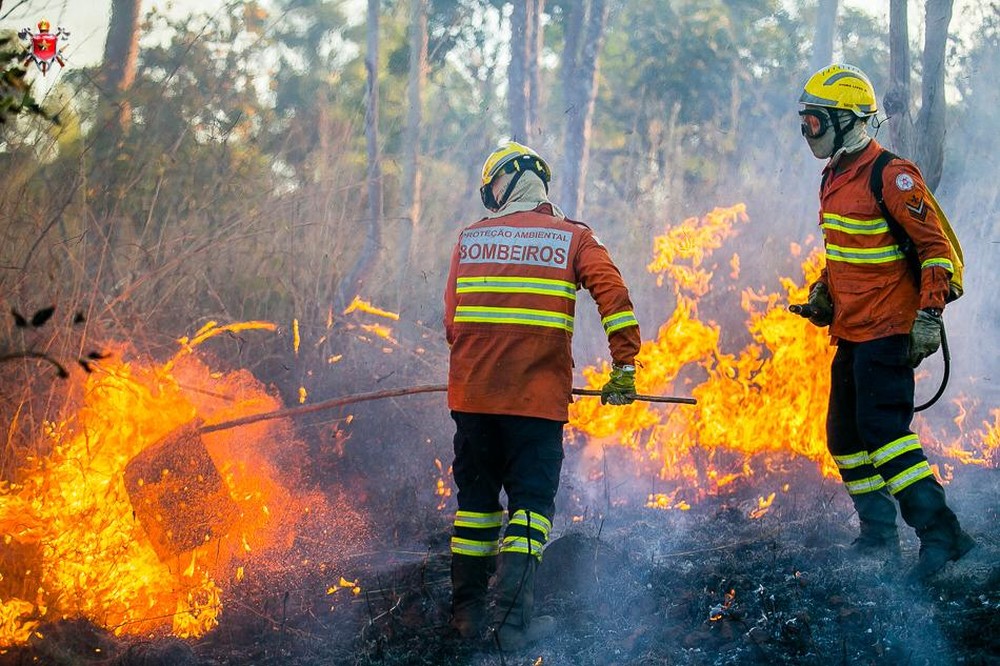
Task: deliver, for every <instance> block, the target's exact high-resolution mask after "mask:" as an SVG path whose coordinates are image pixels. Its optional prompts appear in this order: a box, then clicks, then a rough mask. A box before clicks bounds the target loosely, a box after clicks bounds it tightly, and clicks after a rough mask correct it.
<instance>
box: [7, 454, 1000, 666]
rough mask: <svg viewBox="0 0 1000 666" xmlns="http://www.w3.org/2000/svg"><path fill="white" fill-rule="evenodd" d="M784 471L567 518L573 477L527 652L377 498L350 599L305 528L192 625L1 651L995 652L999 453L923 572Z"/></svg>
mask: <svg viewBox="0 0 1000 666" xmlns="http://www.w3.org/2000/svg"><path fill="white" fill-rule="evenodd" d="M789 474H791V477H790V478H791V482H790V483H789V488H790V489H789V490H788V491H787V492H784V493H782V494H780V495H779V496H778V498H777V499H776V500H775V502H774V504H773V505H772V506H771V508H770V509H769V510H768V511H767V513H765V514H764V515H763V516H761V517H758V518H751V517H750V515H749V514H750V509H752V508H753V507H754V506H756V500H757V497H758V496H759V490H758V489H755V488H753V487H752V486H751V485H747V486H746V487H744V488H743V489H739V488H736V489H734V490H733V492H732V493H731V494H729V495H726V496H720V497H711V498H707V499H706V500H704V501H702V502H699V503H697V504H694V505H693V506H692V507H691V508H690V510H687V511H680V510H668V511H664V510H660V509H652V508H646V507H644V506H642V503H641V502H636V503H635V504H629V503H628V502H617V503H613V504H611V505H609V506H607V507H606V510H604V511H603V512H600V515H598V513H597V512H594V511H593V510H588V511H589V513H588V514H587V515H588V516H589V517H583V518H581V519H578V520H577V521H575V522H574V521H571V520H569V516H573V515H578V514H577V513H576V512H578V511H581V512H582V511H584V510H585V507H579V506H571V504H572V497H573V496H574V495H575V493H574V492H573V491H572V490H568V491H567V492H566V493H565V495H563V496H562V497H563V498H562V500H561V502H562V505H561V506H560V508H559V511H560V512H561V513H562V515H563V520H562V522H560V521H559V520H558V519H557V521H556V527H555V532H556V535H555V538H554V539H553V540H552V541H551V542H550V544H549V547H548V548H547V550H546V551H545V556H544V559H543V563H542V566H541V568H540V570H539V575H538V581H537V587H536V598H537V608H536V612H537V613H539V614H549V615H552V616H554V617H555V619H556V621H557V626H558V631H557V633H556V634H555V635H554V636H553V637H551V638H550V639H548V640H546V641H544V642H543V643H542V644H539V645H536V646H534V647H532V648H530V649H528V650H527V651H525V652H523V653H519V654H504V653H501V652H500V651H499V650H498V649H497V648H496V646H494V645H491V644H489V643H482V644H468V643H462V642H459V641H457V640H456V639H455V638H454V637H453V636H452V635H451V634H450V632H449V631H448V627H447V620H448V603H449V594H450V587H449V578H448V567H449V557H448V538H449V520H450V513H449V512H448V511H439V510H435V509H433V508H432V509H429V510H427V511H422V510H419V509H415V508H412V507H411V509H412V510H411V511H410V512H409V515H407V516H406V519H405V520H404V519H403V517H402V516H401V514H400V513H399V512H398V511H393V512H388V513H387V514H386V515H385V516H384V517H383V522H384V524H385V525H392V524H396V528H395V529H394V530H393V531H391V533H389V532H387V533H386V535H385V536H384V537H383V538H382V539H381V543H380V544H373V545H372V547H371V548H370V549H369V550H368V551H367V552H363V553H347V554H344V553H341V554H340V555H341V556H343V557H341V558H340V560H339V561H338V563H337V566H338V567H340V568H341V570H342V573H343V575H344V576H346V577H347V578H348V579H357V580H358V581H359V585H360V586H361V588H362V591H361V593H360V594H357V595H355V596H354V597H353V598H350V599H349V600H347V598H346V597H340V598H333V599H332V598H331V596H329V595H328V594H327V584H328V582H329V581H328V578H329V575H328V570H327V565H328V564H329V562H328V561H324V556H326V557H328V556H329V550H328V546H326V548H327V550H325V551H324V550H322V549H320V550H317V548H316V546H315V545H314V544H315V541H314V540H310V539H302V540H301V543H299V544H297V546H296V548H297V552H296V553H295V554H294V555H293V556H292V557H290V558H288V561H287V562H286V563H285V564H283V565H282V566H278V567H271V569H270V570H269V572H268V574H267V575H266V576H264V575H262V576H258V577H255V576H253V575H248V576H247V582H246V584H245V585H243V586H241V587H240V588H239V589H238V590H234V591H231V592H230V593H229V594H228V597H229V598H227V599H225V610H224V611H223V614H222V617H221V619H220V626H219V627H218V628H216V629H215V630H213V631H212V632H210V633H209V634H208V635H206V636H204V637H202V638H200V639H198V640H192V641H182V640H178V639H174V638H150V639H146V640H135V639H128V640H125V639H121V638H116V637H113V636H111V635H109V634H107V633H106V632H104V631H102V630H100V629H98V628H97V627H95V626H93V625H92V624H90V623H87V622H83V621H79V620H75V621H65V622H61V623H58V624H55V625H50V626H46V627H43V628H42V629H41V633H42V635H43V638H42V639H38V640H35V641H34V642H33V643H31V644H30V645H28V646H24V647H22V648H20V649H17V650H13V651H10V652H8V653H7V654H6V655H3V656H2V657H0V663H4V664H52V665H63V664H66V665H70V664H73V665H75V664H104V665H115V666H124V665H142V666H160V665H162V666H168V665H169V666H178V665H179V666H188V665H190V666H236V665H244V664H254V665H256V664H275V665H277V664H282V665H286V666H318V665H325V664H345V665H357V666H361V665H366V666H367V665H375V664H379V665H385V666H397V665H398V666H402V665H404V664H413V665H427V666H430V665H433V664H468V665H470V666H487V665H490V666H493V665H502V664H512V665H513V664H530V665H533V666H543V665H545V666H561V665H567V666H569V665H573V666H589V665H593V666H598V665H599V666H625V665H628V664H634V665H653V664H664V665H667V664H678V665H692V666H694V665H697V666H701V665H718V666H722V665H726V664H760V665H764V664H768V665H773V664H908V665H922V664H971V665H978V664H983V665H985V664H996V663H1000V567H998V566H997V563H998V561H1000V557H998V553H1000V522H998V512H1000V502H998V499H1000V472H998V471H997V470H991V469H984V468H979V467H971V466H969V467H962V468H960V469H958V470H956V472H955V477H954V480H953V481H952V482H951V483H950V484H949V486H948V494H949V499H950V502H951V503H952V505H953V507H954V508H955V509H956V512H957V513H958V514H959V515H960V517H961V518H962V520H963V523H964V526H965V527H966V529H967V530H968V531H969V532H970V533H972V534H973V535H974V536H975V538H976V540H977V541H978V546H977V548H975V549H974V550H973V551H972V552H971V553H970V554H969V555H967V556H966V557H965V558H964V559H963V560H961V561H960V562H957V563H952V564H949V565H948V567H947V568H946V570H945V571H944V572H943V573H942V574H941V575H939V576H938V577H937V578H936V579H934V580H933V581H932V582H931V583H930V584H929V585H926V586H920V587H908V586H906V585H904V584H903V583H902V582H901V580H900V575H901V573H902V572H903V571H905V567H906V565H907V564H908V563H909V562H911V561H912V560H913V559H914V558H915V557H916V550H917V542H916V539H915V538H914V536H913V533H912V531H911V530H909V529H907V528H905V526H904V527H903V529H902V534H903V560H904V561H903V562H902V563H896V564H892V563H884V562H877V561H872V560H858V559H853V558H851V557H848V556H847V555H846V554H845V552H844V551H843V549H842V546H843V545H845V544H848V543H850V541H851V539H852V538H853V535H854V531H855V530H856V520H857V519H856V516H855V515H854V513H853V510H851V508H850V506H849V501H848V500H847V498H846V497H845V496H844V494H843V491H842V489H841V488H840V487H839V484H837V483H835V482H833V481H830V480H824V479H822V478H821V477H820V476H819V475H818V473H816V472H815V471H812V472H810V471H809V469H807V468H806V467H802V468H800V469H795V470H794V471H792V472H789ZM569 486H570V488H572V483H571V484H569ZM397 509H398V507H397ZM581 515H582V514H581ZM393 516H396V517H397V518H398V519H393ZM404 544H406V545H404Z"/></svg>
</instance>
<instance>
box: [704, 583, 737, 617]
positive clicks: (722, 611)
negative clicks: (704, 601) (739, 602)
mask: <svg viewBox="0 0 1000 666" xmlns="http://www.w3.org/2000/svg"><path fill="white" fill-rule="evenodd" d="M734 601H736V590H729V591H728V592H726V594H725V596H724V597H723V600H722V603H718V604H715V605H714V606H712V608H711V609H710V610H709V611H708V619H709V620H710V621H712V622H718V621H719V620H721V619H722V618H724V617H726V616H727V615H728V614H729V612H730V610H731V609H732V606H733V602H734Z"/></svg>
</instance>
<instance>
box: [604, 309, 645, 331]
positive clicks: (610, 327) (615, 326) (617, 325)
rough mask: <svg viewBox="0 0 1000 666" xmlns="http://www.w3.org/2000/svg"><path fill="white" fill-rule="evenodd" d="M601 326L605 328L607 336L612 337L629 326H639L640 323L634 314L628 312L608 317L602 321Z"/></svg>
mask: <svg viewBox="0 0 1000 666" xmlns="http://www.w3.org/2000/svg"><path fill="white" fill-rule="evenodd" d="M601 324H603V326H604V332H605V333H606V334H607V335H611V334H612V333H614V332H615V331H618V330H621V329H623V328H625V327H627V326H638V325H639V321H638V320H637V319H636V318H635V313H634V312H632V311H631V310H626V311H625V312H618V313H615V314H613V315H608V316H607V317H605V318H604V319H602V320H601Z"/></svg>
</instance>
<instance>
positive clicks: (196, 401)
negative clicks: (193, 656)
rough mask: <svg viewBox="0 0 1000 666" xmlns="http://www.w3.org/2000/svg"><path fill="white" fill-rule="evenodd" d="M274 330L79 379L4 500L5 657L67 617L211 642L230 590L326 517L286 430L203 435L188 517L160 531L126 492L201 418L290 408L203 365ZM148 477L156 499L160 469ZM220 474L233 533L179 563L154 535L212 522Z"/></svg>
mask: <svg viewBox="0 0 1000 666" xmlns="http://www.w3.org/2000/svg"><path fill="white" fill-rule="evenodd" d="M271 328H273V326H272V325H270V324H264V323H246V324H239V325H234V326H216V325H214V324H213V325H209V326H206V327H205V328H203V329H202V330H201V331H199V332H198V334H197V335H195V336H194V337H193V338H191V339H188V338H183V339H181V340H180V343H181V350H180V351H179V352H178V353H177V354H176V355H175V356H174V357H173V358H171V359H170V360H169V361H167V362H166V363H163V364H157V363H152V362H148V363H144V362H139V361H126V360H125V357H126V354H127V350H125V349H120V350H118V351H117V353H115V354H113V355H112V356H111V357H109V358H107V359H104V360H103V361H102V362H101V363H100V364H98V365H96V367H95V369H94V371H93V372H91V373H89V374H87V375H85V376H84V377H82V378H81V381H82V382H83V385H82V386H81V391H80V395H81V396H82V397H81V400H80V404H79V405H76V406H75V408H74V409H73V410H71V413H70V414H69V415H68V416H67V417H66V418H65V419H63V420H60V421H53V422H49V423H47V424H46V428H45V432H44V433H43V439H44V441H41V442H39V443H38V444H37V446H36V447H35V450H36V451H38V452H39V453H38V454H37V455H30V456H26V457H25V459H24V460H23V462H22V465H21V466H20V468H19V469H18V470H17V472H16V474H15V476H14V478H13V479H12V480H11V481H9V482H4V484H3V485H2V487H0V533H2V534H3V535H4V539H5V543H6V546H7V548H8V549H12V550H13V551H15V552H16V553H17V555H15V556H13V557H8V558H4V561H3V565H4V568H5V569H6V570H5V571H2V574H3V579H2V581H0V589H2V596H0V618H2V619H0V646H11V645H16V644H20V643H24V642H26V641H27V640H29V639H32V638H34V639H37V640H44V638H45V636H44V633H43V632H41V631H40V630H39V626H40V625H41V623H43V622H52V621H55V620H58V619H67V618H84V619H87V620H89V621H90V622H93V623H94V624H95V625H96V626H99V627H102V628H104V629H106V630H108V631H110V632H111V633H113V634H115V635H123V634H132V635H162V634H167V633H169V634H173V635H174V636H177V637H179V638H194V637H198V636H202V635H204V634H205V633H206V632H208V631H211V630H212V629H213V628H215V627H216V626H217V625H218V618H219V614H220V612H221V610H222V608H223V606H224V601H223V598H224V596H225V594H226V589H227V588H229V587H231V586H232V585H233V584H235V583H237V582H239V581H240V580H242V578H243V577H244V575H245V567H246V566H247V565H248V564H250V563H252V562H254V563H256V567H257V568H258V569H259V568H261V567H260V565H259V562H257V560H263V561H267V560H269V559H273V558H280V557H281V556H282V555H283V554H284V553H286V552H288V550H289V549H290V547H291V545H292V542H293V539H294V537H295V534H296V529H297V526H298V525H300V523H301V522H302V521H303V520H304V519H307V518H308V517H309V514H310V513H312V512H317V513H326V512H325V511H324V497H323V496H322V495H321V494H320V493H318V492H315V491H309V490H303V489H302V488H301V478H300V474H299V470H300V469H301V468H302V466H303V464H302V456H303V454H304V445H302V443H301V442H299V441H297V440H296V439H295V438H294V436H293V435H292V434H291V432H290V431H289V429H288V427H287V424H284V425H283V424H281V423H280V422H269V423H258V424H253V425H250V426H244V427H241V428H239V429H238V430H233V431H219V432H214V433H210V434H205V435H203V436H202V437H203V442H202V441H201V440H199V441H198V447H203V449H204V453H205V465H204V466H203V467H204V469H199V470H198V471H197V474H195V473H193V472H192V473H190V474H188V476H189V477H190V478H185V479H178V480H177V481H178V482H177V483H175V484H174V485H173V486H171V488H172V489H173V490H174V491H176V495H175V496H173V497H172V500H173V504H175V505H177V504H179V506H180V508H178V510H177V512H176V513H175V514H172V515H170V516H167V517H166V518H167V520H166V521H165V522H164V523H162V524H160V523H156V520H157V519H162V518H163V516H161V515H159V513H160V512H163V511H165V509H164V508H163V506H162V505H160V504H154V505H153V508H152V509H145V507H144V506H140V505H133V502H134V501H135V500H136V498H135V497H134V496H132V497H130V493H129V488H128V487H127V484H126V483H125V478H124V477H125V470H126V468H127V466H128V465H129V463H130V462H131V461H133V460H134V459H135V458H136V456H138V455H140V454H141V453H142V452H143V451H144V450H146V449H147V448H148V447H150V446H151V445H152V444H154V443H155V442H158V441H160V440H162V439H163V438H164V437H166V436H168V435H171V434H172V433H174V432H175V431H177V430H179V429H181V428H182V427H184V426H186V425H188V424H190V423H191V422H192V420H193V419H196V418H204V419H206V420H207V421H208V422H209V423H213V422H218V421H224V420H228V419H231V418H235V417H238V416H244V415H248V414H254V413H258V412H264V411H269V410H273V409H277V408H279V407H280V404H279V401H278V400H277V399H276V398H274V397H273V396H271V395H269V394H268V393H267V392H266V391H265V390H264V388H263V387H262V386H261V385H260V383H259V382H257V380H255V379H254V378H253V377H252V376H251V375H250V374H249V373H248V372H245V371H238V372H232V373H220V372H216V371H214V370H212V369H211V368H210V367H209V366H208V365H207V364H206V363H205V362H204V361H203V360H201V359H200V358H198V357H197V356H196V355H195V354H194V349H195V347H197V346H198V345H199V344H201V343H202V342H204V341H205V340H207V339H209V338H211V337H213V336H215V335H218V334H221V333H228V332H235V331H240V330H248V329H271ZM148 471H149V473H150V478H148V479H146V480H145V483H146V488H151V487H153V485H155V483H156V482H157V481H159V480H160V479H158V478H156V477H157V476H158V475H159V474H160V472H161V470H160V469H159V468H156V469H152V468H151V469H149V470H148ZM188 471H190V470H188ZM170 472H171V470H167V469H163V470H162V474H163V475H164V476H166V475H168V474H169V473H170ZM209 472H211V474H212V475H214V476H212V478H213V479H214V480H215V481H217V482H218V483H221V484H223V486H224V488H223V490H220V491H219V492H221V493H222V494H221V495H220V497H222V498H223V499H225V500H226V501H227V502H229V503H230V504H231V511H232V516H231V517H230V522H229V523H227V524H226V526H225V530H224V531H222V532H220V533H214V534H213V533H211V530H210V529H209V528H205V533H204V538H203V539H199V538H197V536H198V535H195V537H196V538H195V540H194V542H193V543H189V544H188V547H184V548H182V549H177V550H175V551H170V550H169V549H164V548H163V547H158V541H157V539H155V538H153V537H155V536H157V535H159V536H160V538H161V539H162V538H165V537H163V535H164V534H165V533H166V534H169V533H170V532H171V530H175V529H178V528H183V527H186V525H185V524H184V523H186V521H188V520H193V521H195V524H196V525H197V524H201V522H202V521H211V516H210V515H208V514H210V513H211V512H212V511H213V510H215V509H217V508H219V506H218V504H219V503H218V502H217V501H215V500H213V499H212V496H209V497H208V499H207V500H204V501H198V495H199V493H200V492H201V490H202V488H203V487H204V486H205V484H206V483H207V481H206V477H207V476H209ZM143 484H144V480H143V479H141V478H140V479H138V481H137V482H136V485H137V486H139V487H142V486H143ZM150 484H153V485H150ZM159 492H162V491H159ZM153 494H155V492H154V493H153ZM213 504H214V506H213ZM185 506H186V507H187V508H184V507H185ZM350 513H353V512H350ZM177 521H181V524H177ZM154 527H155V528H156V529H153V528H154ZM7 567H20V568H14V569H10V568H7ZM12 574H13V575H12Z"/></svg>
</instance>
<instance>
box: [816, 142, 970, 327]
mask: <svg viewBox="0 0 1000 666" xmlns="http://www.w3.org/2000/svg"><path fill="white" fill-rule="evenodd" d="M881 151H882V147H881V146H879V145H878V144H877V143H876V142H875V141H874V140H873V141H871V142H870V143H869V144H868V146H867V147H865V149H864V150H862V151H861V152H860V153H858V154H857V155H856V156H854V158H853V159H852V160H850V162H848V163H846V164H843V163H841V164H839V165H838V166H837V168H836V169H831V168H830V166H829V165H827V167H826V168H825V169H824V170H823V185H822V187H821V189H820V211H819V224H820V227H821V228H822V231H823V242H824V245H825V249H826V267H825V268H824V269H823V272H822V274H821V276H820V281H821V282H824V283H826V285H827V287H828V288H829V290H830V295H831V297H832V300H833V323H832V324H831V325H830V336H831V338H832V339H833V342H836V341H837V340H848V341H851V342H865V341H867V340H874V339H876V338H883V337H886V336H889V335H895V334H900V333H902V334H908V333H909V332H910V329H911V328H912V326H913V320H914V319H915V318H916V314H917V310H918V309H920V308H939V309H942V310H943V309H944V305H945V296H947V294H948V277H949V276H950V274H951V271H952V270H953V268H952V266H953V265H952V257H951V245H950V244H949V243H948V240H947V238H946V237H945V235H944V233H943V232H942V231H941V225H940V223H939V222H938V218H937V214H936V213H935V212H934V208H933V207H932V206H931V204H930V203H929V201H928V196H929V195H928V192H927V186H926V185H925V184H924V179H923V176H922V175H921V174H920V171H919V169H917V167H916V165H914V164H913V163H912V162H909V161H907V160H904V159H894V160H892V161H890V162H889V163H888V164H887V165H886V167H885V170H884V171H883V173H882V181H883V198H884V200H885V204H886V207H887V208H888V210H889V212H890V213H891V214H892V216H893V218H894V219H895V220H896V221H897V222H899V224H900V226H902V227H903V229H904V230H905V231H906V233H907V234H908V235H909V236H910V238H911V239H912V240H913V244H914V246H915V247H916V250H917V255H918V257H919V259H920V265H921V268H920V281H919V284H918V283H917V280H916V277H915V272H914V271H913V270H911V268H910V267H909V265H908V263H907V259H906V257H905V256H904V255H903V253H902V251H901V250H900V249H899V244H898V241H897V239H896V238H895V237H894V236H893V235H892V232H891V231H890V230H889V226H888V224H887V223H886V221H885V219H884V217H883V215H882V212H881V210H880V209H879V206H878V203H877V202H876V201H875V197H874V195H873V194H872V192H871V188H870V183H869V178H870V177H871V170H872V164H873V162H874V161H875V158H876V157H877V156H878V154H879V153H880V152H881ZM842 162H843V160H842Z"/></svg>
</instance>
